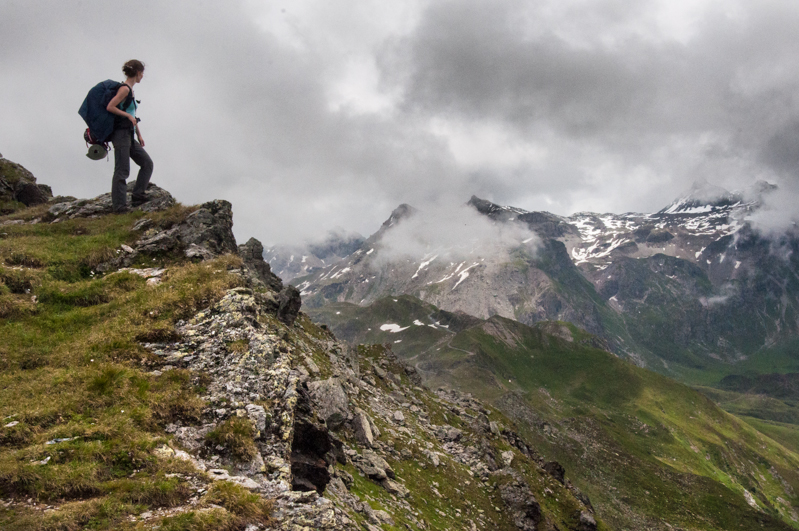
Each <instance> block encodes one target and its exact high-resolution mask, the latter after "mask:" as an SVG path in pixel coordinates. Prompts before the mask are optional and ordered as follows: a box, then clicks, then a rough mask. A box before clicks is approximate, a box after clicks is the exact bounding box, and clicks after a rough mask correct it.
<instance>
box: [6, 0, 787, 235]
mask: <svg viewBox="0 0 799 531" xmlns="http://www.w3.org/2000/svg"><path fill="white" fill-rule="evenodd" d="M797 35H799V2H796V1H795V0H760V1H758V2H753V1H751V0H750V1H747V2H743V1H737V0H688V1H683V0H539V1H528V2H522V1H519V0H491V1H487V0H486V1H476V0H458V1H443V0H442V1H425V0H405V1H402V2H385V1H376V0H375V1H372V0H359V1H355V0H352V1H346V0H336V1H329V0H316V1H311V0H292V1H291V2H275V1H256V0H227V1H226V2H218V1H210V0H191V1H188V0H187V1H183V0H170V1H169V2H164V1H160V0H159V1H151V0H139V1H138V2H116V1H115V2H109V1H107V0H106V1H91V0H51V1H44V0H0V153H2V154H3V156H5V157H6V158H8V159H10V160H13V161H15V162H19V163H21V164H22V165H23V166H25V167H27V168H28V169H29V170H31V171H32V172H33V173H34V175H36V177H37V178H38V180H39V182H42V183H46V184H50V185H51V186H52V187H53V190H54V192H55V193H56V194H61V195H74V196H78V197H93V196H95V195H98V194H101V193H104V192H106V191H109V190H110V185H111V174H112V173H113V162H106V161H99V162H95V161H91V160H89V159H88V158H86V157H85V152H86V149H85V145H84V143H83V139H82V134H83V129H84V128H85V126H84V125H83V121H82V120H81V118H80V117H79V116H78V114H77V110H78V107H79V106H80V104H81V102H82V101H83V98H84V97H85V95H86V92H87V91H88V89H89V88H90V87H91V86H93V85H94V84H96V83H97V82H99V81H101V80H104V79H107V78H113V79H117V80H122V78H123V76H122V72H121V66H122V64H123V63H124V62H125V61H126V60H128V59H131V58H137V59H140V60H142V61H144V62H145V64H146V65H147V68H146V72H145V77H144V81H143V83H142V84H140V85H137V86H136V95H137V98H138V99H140V100H141V101H142V103H141V107H140V109H139V114H140V116H141V117H142V119H143V121H142V123H141V126H142V133H143V135H144V138H145V142H146V149H147V151H148V152H149V153H150V155H151V157H152V158H153V160H154V162H155V173H154V175H153V182H154V183H156V184H158V185H159V186H162V187H164V188H166V189H168V190H169V191H170V192H172V194H173V195H174V196H175V197H176V198H177V199H178V200H179V201H180V202H182V203H184V204H196V203H201V202H204V201H208V200H211V199H216V198H223V199H227V200H229V201H231V202H232V203H233V206H234V223H235V225H234V232H235V233H236V237H237V239H238V240H239V241H240V242H242V241H244V240H246V239H247V238H249V237H250V236H255V237H257V238H259V239H261V240H262V241H263V243H264V244H265V245H267V246H268V245H270V244H275V243H292V242H297V241H299V240H301V239H303V238H315V237H321V236H323V235H324V234H325V233H326V232H327V231H328V230H330V229H334V228H343V229H345V230H348V231H357V232H360V233H362V234H365V235H368V234H370V233H372V232H374V231H375V230H377V228H378V227H379V225H380V223H381V222H382V221H383V220H385V219H386V218H387V217H388V215H389V214H390V212H391V210H392V209H393V208H395V207H396V206H397V205H398V204H400V203H410V204H412V205H415V206H417V207H420V208H425V206H428V207H429V205H431V204H435V203H441V204H460V203H464V202H466V201H467V200H468V199H469V198H470V197H471V195H472V194H475V195H477V196H479V197H483V198H487V199H490V200H492V201H495V202H498V203H501V204H510V205H514V206H517V207H521V208H525V209H527V210H548V211H550V212H554V213H556V214H562V215H568V214H571V213H573V212H576V211H581V210H592V211H598V212H626V211H638V212H649V211H654V210H659V209H660V208H662V207H664V206H666V204H668V203H669V202H670V201H671V200H672V199H674V198H675V197H676V196H678V195H679V194H680V193H681V192H683V191H685V190H686V189H687V188H689V187H690V186H691V184H692V183H693V182H694V181H695V180H697V179H707V180H708V181H709V182H711V183H713V184H716V185H719V186H723V187H726V188H728V189H738V188H745V187H746V186H748V185H749V184H751V183H753V182H754V181H755V180H758V179H765V180H768V181H770V182H774V183H777V184H779V185H780V186H781V187H782V189H783V190H786V191H788V193H791V194H792V193H795V192H796V190H797V188H799V186H798V183H797V181H799V178H798V177H797V168H799V99H798V95H799V92H797V88H799V38H797ZM134 168H135V165H134ZM782 198H783V199H784V198H785V195H783V196H782ZM784 203H786V204H787V206H784V207H783V208H785V209H787V210H786V211H784V212H780V213H777V214H776V217H777V218H787V217H791V216H795V215H796V211H797V210H799V207H796V206H795V205H796V204H797V203H796V202H794V201H786V202H784Z"/></svg>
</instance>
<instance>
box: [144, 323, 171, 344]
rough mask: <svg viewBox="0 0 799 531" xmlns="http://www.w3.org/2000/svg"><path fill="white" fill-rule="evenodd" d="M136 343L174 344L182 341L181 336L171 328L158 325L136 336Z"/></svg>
mask: <svg viewBox="0 0 799 531" xmlns="http://www.w3.org/2000/svg"><path fill="white" fill-rule="evenodd" d="M136 341H140V342H142V343H172V342H175V341H180V334H178V333H177V332H176V331H175V329H174V328H173V327H171V326H167V325H165V324H163V325H157V326H153V327H151V328H147V329H146V330H143V331H141V332H139V333H138V334H136Z"/></svg>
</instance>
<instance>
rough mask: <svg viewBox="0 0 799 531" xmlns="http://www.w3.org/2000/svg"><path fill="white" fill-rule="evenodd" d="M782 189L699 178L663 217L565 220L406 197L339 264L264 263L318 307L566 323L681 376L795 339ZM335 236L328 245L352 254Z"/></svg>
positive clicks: (794, 288)
mask: <svg viewBox="0 0 799 531" xmlns="http://www.w3.org/2000/svg"><path fill="white" fill-rule="evenodd" d="M779 196H780V193H779V190H778V189H777V187H776V186H774V185H771V184H768V183H765V182H758V183H755V184H754V185H753V186H752V187H751V188H750V189H748V190H745V191H740V192H728V191H726V190H724V189H721V188H717V187H713V186H712V185H710V184H708V183H706V182H697V183H696V184H695V185H694V186H693V187H692V189H690V190H688V191H687V192H686V193H685V194H682V195H681V196H680V197H679V198H678V199H676V200H674V201H673V202H671V203H670V204H668V205H667V206H665V207H664V208H663V209H661V210H660V211H658V212H654V213H649V214H641V213H625V214H609V213H608V214H598V213H592V212H579V213H576V214H573V215H571V216H568V217H565V216H557V215H554V214H550V213H547V212H527V211H525V210H522V209H519V208H515V207H511V206H500V205H496V204H494V203H491V202H489V201H487V200H483V199H480V198H477V197H472V198H471V200H470V201H469V202H468V204H467V205H463V206H460V207H453V208H448V209H441V210H434V211H430V210H426V211H418V210H416V209H414V208H413V207H410V206H408V205H402V206H400V207H398V208H397V209H396V210H395V211H394V212H393V213H392V214H391V216H390V217H389V219H388V220H387V221H386V222H385V223H384V224H383V226H382V227H381V228H380V229H379V230H378V231H377V232H376V233H375V234H373V235H372V236H371V237H369V238H368V239H366V240H365V241H363V243H361V244H360V245H359V246H358V247H357V249H355V250H354V251H352V252H351V253H350V254H349V255H347V256H342V257H341V259H339V260H337V261H335V262H334V263H331V262H330V261H329V260H326V261H325V263H322V264H320V263H318V262H319V261H321V260H319V261H317V262H315V263H314V265H315V267H314V266H312V265H308V266H307V267H304V268H303V269H299V270H298V269H295V270H294V271H296V275H292V272H293V271H292V270H290V269H289V268H287V267H280V266H279V264H283V263H288V262H289V261H288V260H286V258H285V256H283V255H281V253H280V252H279V250H275V251H274V252H272V254H271V256H267V260H270V258H271V259H272V260H271V261H272V263H273V264H276V265H278V267H275V270H276V271H277V272H278V274H280V275H283V276H284V277H288V278H291V277H292V276H297V278H296V279H295V280H294V282H295V283H298V286H299V288H300V289H301V290H302V294H303V299H304V301H305V303H306V305H309V306H322V305H325V304H327V303H330V302H341V301H349V302H353V303H356V304H360V305H368V304H370V303H372V302H374V301H375V300H378V299H380V298H381V297H384V296H387V295H399V294H410V295H414V296H416V297H418V298H420V299H422V300H424V301H426V302H429V303H432V304H434V305H436V306H437V307H439V308H441V309H444V310H448V311H457V312H463V313H466V314H469V315H473V316H476V317H480V318H483V319H485V318H488V317H491V316H492V315H499V316H503V317H508V318H512V319H516V320H518V321H520V322H522V323H525V324H534V323H536V322H539V321H544V320H562V321H569V322H572V323H574V324H576V325H577V326H580V327H581V328H584V329H585V330H587V331H589V332H591V333H593V334H596V335H598V336H600V337H602V338H604V339H605V340H607V341H608V344H609V347H610V349H611V350H612V351H613V352H615V353H616V354H618V355H621V356H624V357H628V358H629V359H631V360H633V361H634V362H635V363H637V364H639V365H642V366H647V367H650V368H653V369H655V370H660V371H664V372H666V373H675V372H676V373H682V372H683V371H693V370H697V369H700V370H701V369H705V368H707V366H708V364H711V365H712V364H714V363H717V362H721V361H723V362H725V363H730V362H733V363H735V362H740V361H742V360H745V359H748V358H749V357H750V356H752V355H755V354H757V353H761V354H762V353H763V352H765V351H770V349H774V348H777V347H778V346H779V345H783V344H784V343H785V342H786V341H792V340H793V339H794V338H795V337H796V336H797V332H798V331H799V274H797V272H798V271H799V266H798V265H797V264H799V254H797V252H796V251H797V249H799V238H797V228H796V225H795V222H793V221H788V222H786V220H784V219H783V222H782V223H781V224H779V225H777V224H768V223H763V222H762V221H761V220H764V219H767V218H768V212H769V209H770V208H771V205H772V202H773V201H774V200H775V198H779ZM334 241H336V240H335V238H334V239H332V240H330V243H328V245H327V246H326V247H325V248H333V247H335V248H337V249H345V248H347V246H346V245H344V244H343V243H342V244H341V245H338V244H335V243H333V242H334ZM342 241H343V240H342ZM346 241H348V242H349V245H351V246H352V247H355V244H356V243H357V241H358V240H357V238H355V239H353V238H350V239H349V240H346ZM316 252H317V253H318V252H319V251H316ZM303 253H304V254H303ZM267 254H269V253H267ZM300 255H302V256H303V257H304V258H301V259H300V260H303V259H304V260H305V262H304V263H305V264H309V260H312V259H316V258H319V257H318V255H317V254H314V252H313V251H311V250H310V248H309V250H308V251H307V252H295V253H294V256H295V261H296V259H297V257H298V256H300ZM327 256H328V258H332V256H334V255H327ZM303 273H305V276H300V275H302V274H303Z"/></svg>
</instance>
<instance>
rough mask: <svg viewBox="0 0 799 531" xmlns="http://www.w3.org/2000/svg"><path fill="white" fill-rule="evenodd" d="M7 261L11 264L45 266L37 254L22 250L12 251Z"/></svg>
mask: <svg viewBox="0 0 799 531" xmlns="http://www.w3.org/2000/svg"><path fill="white" fill-rule="evenodd" d="M5 262H6V264H7V265H10V266H21V267H44V263H43V262H42V261H41V260H39V259H38V258H36V257H35V256H30V255H27V254H25V253H21V252H13V253H11V256H8V257H6V259H5Z"/></svg>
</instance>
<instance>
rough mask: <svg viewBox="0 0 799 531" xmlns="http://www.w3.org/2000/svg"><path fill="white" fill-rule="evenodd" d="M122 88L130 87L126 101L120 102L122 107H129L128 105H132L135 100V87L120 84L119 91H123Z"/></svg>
mask: <svg viewBox="0 0 799 531" xmlns="http://www.w3.org/2000/svg"><path fill="white" fill-rule="evenodd" d="M122 87H128V94H127V95H126V96H125V99H124V100H122V102H120V105H124V107H127V106H128V105H130V102H131V100H132V99H133V87H131V86H130V85H128V84H127V83H120V84H119V86H118V87H117V90H119V89H121V88H122Z"/></svg>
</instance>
